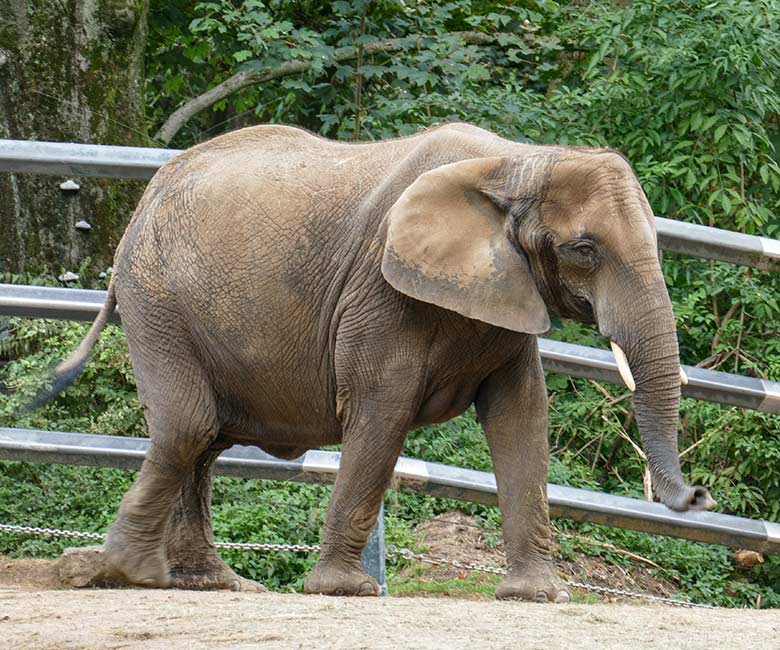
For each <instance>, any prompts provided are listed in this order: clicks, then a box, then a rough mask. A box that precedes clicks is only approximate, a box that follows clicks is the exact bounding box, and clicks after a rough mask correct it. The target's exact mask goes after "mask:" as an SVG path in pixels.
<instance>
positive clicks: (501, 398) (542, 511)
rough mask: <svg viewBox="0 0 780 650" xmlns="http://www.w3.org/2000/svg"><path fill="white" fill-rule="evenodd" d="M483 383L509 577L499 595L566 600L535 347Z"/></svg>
mask: <svg viewBox="0 0 780 650" xmlns="http://www.w3.org/2000/svg"><path fill="white" fill-rule="evenodd" d="M531 348H532V349H531V350H530V351H529V355H528V358H526V359H525V360H522V361H520V362H518V363H515V364H514V365H512V366H509V367H506V368H503V369H501V370H499V371H498V372H496V373H495V374H493V375H491V376H490V377H489V378H488V379H487V380H486V381H485V382H484V383H483V384H482V386H481V387H480V390H479V395H478V398H477V402H476V406H477V415H478V417H479V420H480V422H481V424H482V427H483V429H484V430H485V436H486V437H487V441H488V446H489V447H490V453H491V456H492V458H493V468H494V471H495V474H496V484H497V486H498V504H499V508H500V510H501V517H502V520H503V529H504V546H505V549H506V561H507V576H506V578H505V579H504V580H503V581H502V582H501V583H500V584H499V585H498V587H497V588H496V597H497V598H517V599H522V600H532V601H537V602H548V601H549V602H557V603H560V602H568V601H569V599H570V597H569V593H568V591H567V590H566V587H565V585H564V583H563V582H562V581H561V580H560V578H558V576H557V572H556V570H555V565H554V563H553V556H552V545H553V538H552V530H551V528H550V520H549V509H548V505H547V454H548V449H547V390H546V387H545V383H544V375H543V373H542V368H541V362H540V360H539V357H538V354H537V352H536V345H533V346H531Z"/></svg>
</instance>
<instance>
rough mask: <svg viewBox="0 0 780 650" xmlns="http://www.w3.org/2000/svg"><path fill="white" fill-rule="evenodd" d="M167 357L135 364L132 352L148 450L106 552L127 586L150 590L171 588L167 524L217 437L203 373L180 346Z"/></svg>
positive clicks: (214, 411) (142, 359) (145, 357)
mask: <svg viewBox="0 0 780 650" xmlns="http://www.w3.org/2000/svg"><path fill="white" fill-rule="evenodd" d="M149 349H155V348H154V347H147V348H146V350H149ZM158 349H159V348H158ZM169 349H177V350H178V351H179V354H178V355H174V354H168V355H158V356H154V357H152V356H151V355H146V354H143V355H142V356H139V355H136V354H133V352H134V350H133V346H132V344H131V354H133V367H134V369H135V374H136V378H137V382H138V387H139V393H140V396H141V400H142V402H143V403H144V406H145V409H146V413H145V414H146V420H147V423H148V425H149V435H150V438H151V445H150V448H149V451H148V453H147V454H146V458H145V460H144V462H143V465H142V466H141V471H140V473H139V474H138V477H137V478H136V480H135V483H134V484H133V486H132V487H131V488H130V489H129V490H128V491H127V493H126V494H125V496H124V498H123V499H122V503H121V505H120V507H119V514H118V516H117V519H116V520H115V521H114V523H113V524H112V525H111V527H110V529H109V531H108V534H107V536H106V542H105V544H104V551H105V556H106V560H107V562H108V564H109V566H110V567H111V568H112V569H113V570H115V571H116V572H117V573H118V574H120V575H121V576H122V577H123V578H124V579H126V580H127V581H128V582H130V583H131V584H137V585H142V586H150V587H167V586H169V585H170V583H171V576H170V573H169V566H168V559H167V556H166V539H167V538H168V531H169V524H170V522H171V519H172V515H173V513H174V510H175V508H176V504H177V500H178V499H179V495H180V494H181V492H182V489H183V488H184V487H185V486H187V485H191V484H192V482H193V480H194V479H193V477H194V476H195V475H196V473H197V472H198V463H199V462H200V463H202V462H203V461H204V459H208V458H209V450H210V448H211V447H212V445H213V444H214V442H215V440H216V438H217V435H218V431H219V426H218V422H217V409H216V404H215V400H214V395H213V392H212V389H211V385H210V382H209V380H208V377H207V375H206V373H205V372H204V371H203V369H202V368H201V366H200V364H199V363H198V361H197V359H196V357H195V356H194V355H186V354H183V353H182V350H181V344H180V345H179V347H178V348H169ZM215 458H216V456H215ZM211 462H213V460H212V461H211ZM209 477H210V475H209ZM189 489H191V488H189Z"/></svg>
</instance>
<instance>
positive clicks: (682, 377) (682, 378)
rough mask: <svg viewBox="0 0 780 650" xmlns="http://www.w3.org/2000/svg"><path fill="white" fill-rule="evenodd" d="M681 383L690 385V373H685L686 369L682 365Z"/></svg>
mask: <svg viewBox="0 0 780 650" xmlns="http://www.w3.org/2000/svg"><path fill="white" fill-rule="evenodd" d="M680 383H681V384H682V385H683V386H687V385H688V375H686V374H685V370H683V369H682V366H680Z"/></svg>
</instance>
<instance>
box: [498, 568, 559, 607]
mask: <svg viewBox="0 0 780 650" xmlns="http://www.w3.org/2000/svg"><path fill="white" fill-rule="evenodd" d="M496 598H498V599H500V600H530V601H533V602H537V603H568V602H569V601H570V600H571V596H570V595H569V591H568V589H566V586H565V585H564V583H563V581H562V580H560V579H559V578H557V577H556V576H555V573H554V571H553V570H551V569H544V570H538V571H535V572H534V571H525V572H523V573H520V574H513V575H508V576H507V577H506V578H504V580H502V581H501V582H500V583H499V584H498V586H497V587H496Z"/></svg>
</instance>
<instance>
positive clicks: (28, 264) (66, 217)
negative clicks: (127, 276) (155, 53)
mask: <svg viewBox="0 0 780 650" xmlns="http://www.w3.org/2000/svg"><path fill="white" fill-rule="evenodd" d="M148 9H149V0H10V6H9V7H7V8H6V9H4V11H3V12H2V16H0V138H10V139H16V140H49V141H59V142H88V143H95V144H116V145H143V146H149V139H148V137H147V136H146V135H145V134H146V124H145V120H144V94H143V87H144V76H143V50H144V45H145V40H146V20H147V13H148ZM64 180H66V178H64V177H58V176H43V175H36V174H10V173H0V274H5V273H19V272H27V273H54V274H57V275H59V274H60V273H62V272H63V271H73V272H78V269H79V268H80V267H84V268H85V269H88V270H87V278H85V280H87V281H89V279H90V277H93V274H94V273H96V272H97V271H100V270H103V269H105V268H106V267H107V266H109V265H110V264H111V259H112V258H113V251H114V248H115V246H116V244H117V243H118V241H119V238H120V237H121V235H122V232H123V230H124V227H125V225H126V224H127V221H128V220H129V218H130V215H131V214H132V212H133V208H134V207H135V204H136V202H137V201H138V198H139V197H140V192H141V191H142V189H143V184H142V183H139V182H137V181H132V182H131V181H123V180H109V179H98V178H86V177H85V178H74V180H75V181H76V182H77V183H78V184H79V185H80V186H81V189H80V190H79V191H78V192H64V191H62V190H61V189H60V187H59V185H60V183H62V182H63V181H64ZM80 220H85V221H87V222H88V223H89V224H90V225H91V226H92V229H91V230H81V229H77V228H75V224H76V222H78V221H80ZM87 258H90V259H91V263H89V264H85V261H86V259H87ZM0 280H2V277H0Z"/></svg>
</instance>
